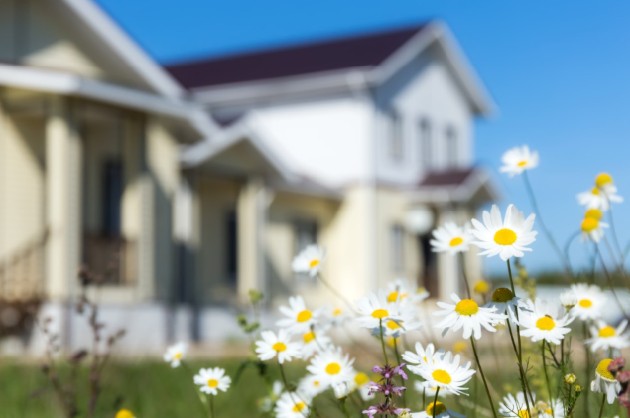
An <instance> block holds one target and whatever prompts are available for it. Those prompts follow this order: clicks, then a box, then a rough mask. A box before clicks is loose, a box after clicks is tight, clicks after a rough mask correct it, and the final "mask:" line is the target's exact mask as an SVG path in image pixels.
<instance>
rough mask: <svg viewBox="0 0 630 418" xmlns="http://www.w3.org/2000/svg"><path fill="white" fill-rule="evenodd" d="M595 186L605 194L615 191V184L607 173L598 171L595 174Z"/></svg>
mask: <svg viewBox="0 0 630 418" xmlns="http://www.w3.org/2000/svg"><path fill="white" fill-rule="evenodd" d="M595 187H597V188H599V189H601V190H602V191H603V192H604V193H606V195H611V194H615V193H617V186H615V182H614V181H613V178H612V176H611V175H610V174H609V173H599V174H598V175H597V176H595Z"/></svg>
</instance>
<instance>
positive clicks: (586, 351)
mask: <svg viewBox="0 0 630 418" xmlns="http://www.w3.org/2000/svg"><path fill="white" fill-rule="evenodd" d="M582 333H583V335H584V340H586V339H588V330H587V326H586V321H583V322H582ZM584 354H585V356H586V361H585V364H584V368H585V370H584V381H585V382H588V381H589V376H590V373H591V352H590V351H589V349H588V346H587V345H586V344H584ZM589 393H590V391H589V390H583V391H582V397H583V398H584V401H583V402H584V411H585V413H586V415H587V416H589V417H590V416H591V414H590V409H589V405H588V394H589Z"/></svg>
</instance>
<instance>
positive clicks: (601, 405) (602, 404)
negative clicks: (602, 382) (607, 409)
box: [598, 393, 606, 418]
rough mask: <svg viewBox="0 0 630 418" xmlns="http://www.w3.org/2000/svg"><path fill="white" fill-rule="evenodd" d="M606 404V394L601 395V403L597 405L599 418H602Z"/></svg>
mask: <svg viewBox="0 0 630 418" xmlns="http://www.w3.org/2000/svg"><path fill="white" fill-rule="evenodd" d="M605 403H606V394H605V393H604V394H603V395H602V403H601V404H600V405H599V415H598V417H599V418H602V414H603V413H604V404H605Z"/></svg>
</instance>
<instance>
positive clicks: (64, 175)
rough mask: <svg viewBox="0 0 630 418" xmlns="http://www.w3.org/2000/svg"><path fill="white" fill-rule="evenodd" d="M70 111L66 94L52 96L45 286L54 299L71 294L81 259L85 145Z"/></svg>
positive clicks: (49, 118) (47, 156)
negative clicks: (82, 159)
mask: <svg viewBox="0 0 630 418" xmlns="http://www.w3.org/2000/svg"><path fill="white" fill-rule="evenodd" d="M70 111H71V109H70V106H69V101H68V100H67V99H66V98H64V97H59V96H57V97H53V98H52V100H51V102H50V112H49V115H48V120H47V123H46V167H47V170H46V197H47V212H46V218H47V224H48V230H49V238H48V245H47V251H46V260H47V262H46V277H47V281H46V283H47V289H46V290H47V293H48V296H49V297H50V298H51V299H53V300H61V299H65V298H66V297H68V296H70V295H71V294H72V289H73V288H75V287H76V283H77V271H78V268H79V265H80V261H81V244H82V236H81V229H82V228H81V222H82V221H81V218H82V216H81V215H82V214H81V185H82V173H81V152H82V151H81V148H82V146H81V138H80V137H79V135H78V133H77V129H76V124H75V123H74V122H73V121H72V120H71V117H70V115H71V112H70Z"/></svg>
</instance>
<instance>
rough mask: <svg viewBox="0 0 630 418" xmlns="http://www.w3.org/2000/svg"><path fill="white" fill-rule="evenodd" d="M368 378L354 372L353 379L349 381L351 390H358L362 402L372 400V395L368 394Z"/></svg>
mask: <svg viewBox="0 0 630 418" xmlns="http://www.w3.org/2000/svg"><path fill="white" fill-rule="evenodd" d="M369 383H370V377H369V376H368V375H367V374H365V373H363V372H357V371H355V373H354V377H353V378H352V380H351V385H352V387H353V390H358V391H359V395H360V396H361V399H363V400H364V401H369V400H370V399H374V394H373V393H370V385H369Z"/></svg>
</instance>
